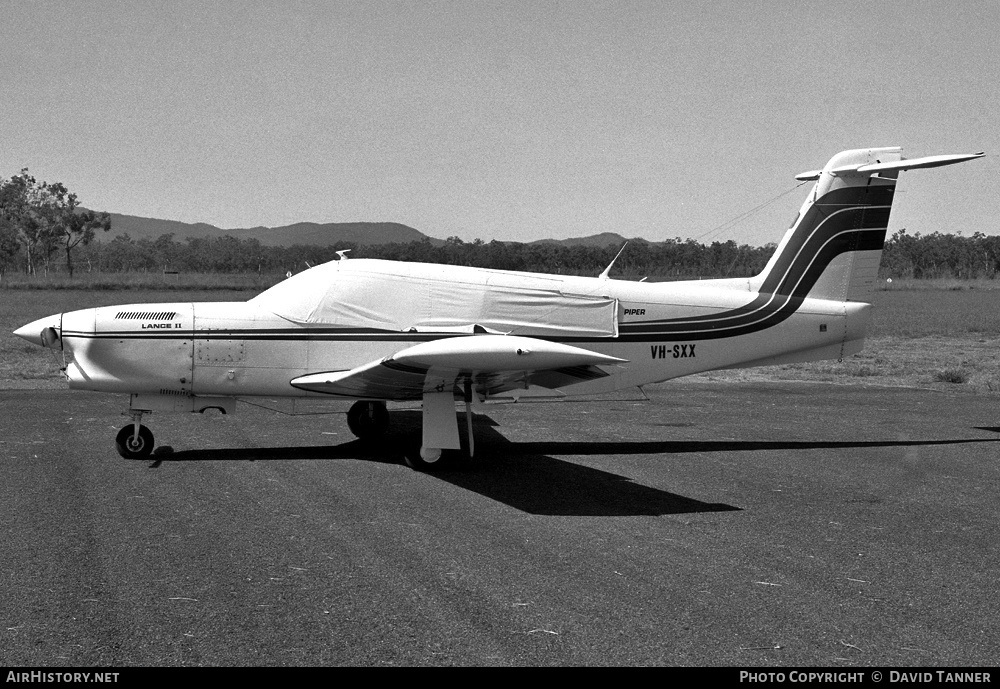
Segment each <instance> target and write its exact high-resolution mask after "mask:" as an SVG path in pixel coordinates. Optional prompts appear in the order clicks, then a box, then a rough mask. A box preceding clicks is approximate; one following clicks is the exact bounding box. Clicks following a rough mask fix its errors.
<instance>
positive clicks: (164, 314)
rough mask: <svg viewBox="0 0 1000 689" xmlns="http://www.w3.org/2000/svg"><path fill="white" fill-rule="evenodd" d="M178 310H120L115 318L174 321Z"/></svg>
mask: <svg viewBox="0 0 1000 689" xmlns="http://www.w3.org/2000/svg"><path fill="white" fill-rule="evenodd" d="M176 315H177V312H176V311H119V312H118V315H117V316H115V320H140V321H172V320H173V319H174V316H176Z"/></svg>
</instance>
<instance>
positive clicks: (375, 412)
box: [347, 402, 389, 440]
mask: <svg viewBox="0 0 1000 689" xmlns="http://www.w3.org/2000/svg"><path fill="white" fill-rule="evenodd" d="M347 427H348V428H349V429H350V430H351V433H353V434H354V435H356V436H357V437H358V438H360V439H361V440H372V439H374V438H378V437H379V436H382V435H384V434H385V432H386V430H387V429H388V428H389V410H388V409H386V408H385V402H355V403H354V404H353V405H351V408H350V410H349V411H348V412H347Z"/></svg>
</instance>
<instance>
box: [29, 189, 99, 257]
mask: <svg viewBox="0 0 1000 689" xmlns="http://www.w3.org/2000/svg"><path fill="white" fill-rule="evenodd" d="M41 200H42V204H43V209H44V210H43V216H44V217H45V219H46V221H47V223H48V228H47V231H46V232H45V237H44V238H45V240H46V241H47V242H51V243H52V244H53V245H54V244H55V243H56V242H58V243H60V244H62V246H63V248H64V249H65V251H66V270H67V271H69V276H70V277H73V257H72V251H73V249H75V248H76V247H77V246H78V245H80V244H84V245H86V244H90V242H91V241H92V240H93V239H94V233H95V231H96V230H103V231H105V232H107V231H108V230H110V229H111V216H110V215H109V214H107V213H97V212H95V211H91V210H86V209H80V208H79V205H80V204H79V202H78V200H77V196H76V194H72V193H70V191H69V190H68V189H67V188H66V186H65V185H64V184H62V183H61V182H55V183H53V184H48V183H45V184H43V185H42V199H41Z"/></svg>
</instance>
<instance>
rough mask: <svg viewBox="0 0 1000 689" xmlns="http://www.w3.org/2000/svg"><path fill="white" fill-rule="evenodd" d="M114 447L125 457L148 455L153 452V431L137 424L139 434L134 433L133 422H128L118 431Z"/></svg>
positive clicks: (134, 457)
mask: <svg viewBox="0 0 1000 689" xmlns="http://www.w3.org/2000/svg"><path fill="white" fill-rule="evenodd" d="M115 448H116V449H117V450H118V454H120V455H121V456H122V457H124V458H125V459H143V458H145V457H149V455H150V454H151V453H152V452H153V432H152V431H151V430H149V429H148V428H146V427H145V426H139V435H135V424H131V423H130V424H129V425H128V426H125V428H123V429H121V430H120V431H118V436H117V437H116V438H115Z"/></svg>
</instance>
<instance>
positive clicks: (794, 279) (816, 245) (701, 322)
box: [618, 186, 893, 342]
mask: <svg viewBox="0 0 1000 689" xmlns="http://www.w3.org/2000/svg"><path fill="white" fill-rule="evenodd" d="M892 191H893V187H891V186H880V187H871V188H867V187H850V188H846V189H838V190H835V191H833V192H830V193H828V194H826V195H825V196H823V197H822V198H821V199H820V200H819V201H818V202H817V203H814V204H813V205H812V206H810V208H809V210H808V211H807V212H806V215H805V216H804V217H803V218H802V219H801V220H800V221H799V223H798V227H797V229H796V231H795V233H794V234H793V235H792V237H791V239H790V240H789V242H788V244H786V245H785V246H784V247H783V249H782V252H781V255H780V256H779V257H778V259H777V261H776V262H775V264H774V266H772V268H771V270H770V271H769V272H768V274H767V276H766V277H765V278H764V282H763V283H762V285H761V288H760V290H759V292H758V294H757V296H756V297H755V298H754V299H753V301H751V302H750V303H749V304H746V305H744V306H740V307H737V308H734V309H727V310H725V311H722V312H720V313H716V314H707V315H702V316H689V317H683V318H667V319H658V320H652V321H643V322H633V323H622V324H621V325H620V326H619V337H618V339H619V340H622V341H626V342H628V341H639V340H642V339H646V338H647V337H648V335H650V334H653V333H660V334H663V335H669V336H672V337H673V338H674V339H686V340H707V339H719V338H723V337H735V336H738V335H746V334H748V333H752V332H757V331H760V330H764V329H765V328H770V327H773V326H775V325H777V324H778V323H780V322H781V321H783V320H785V319H786V318H788V317H789V316H791V315H792V314H793V313H795V311H796V310H797V309H798V307H799V306H801V304H802V301H803V300H804V299H805V298H806V297H807V296H808V295H809V292H810V291H811V290H812V288H813V287H814V286H815V284H816V282H817V281H818V280H819V278H820V276H821V275H822V274H823V272H824V271H825V270H826V268H827V266H829V264H830V262H831V261H833V259H835V258H836V257H837V256H839V255H840V254H843V253H848V252H851V251H869V250H880V249H882V247H883V245H884V243H885V233H886V227H887V225H888V222H889V212H890V210H891V206H890V204H891V203H892ZM872 203H878V204H882V203H885V204H886V205H884V206H883V205H878V206H872V205H868V204H872ZM859 204H860V205H859ZM810 228H811V229H810Z"/></svg>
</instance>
